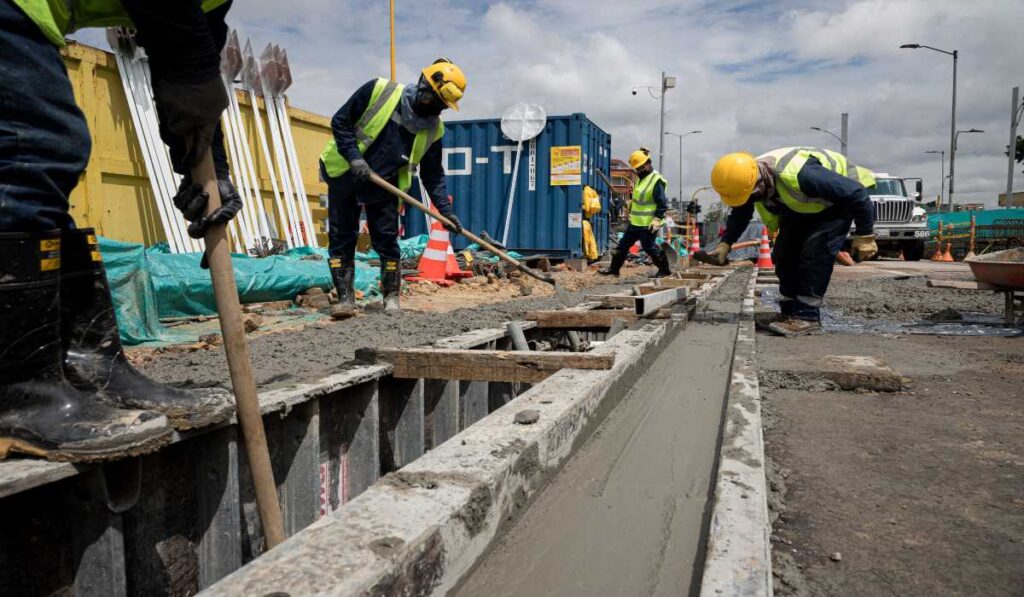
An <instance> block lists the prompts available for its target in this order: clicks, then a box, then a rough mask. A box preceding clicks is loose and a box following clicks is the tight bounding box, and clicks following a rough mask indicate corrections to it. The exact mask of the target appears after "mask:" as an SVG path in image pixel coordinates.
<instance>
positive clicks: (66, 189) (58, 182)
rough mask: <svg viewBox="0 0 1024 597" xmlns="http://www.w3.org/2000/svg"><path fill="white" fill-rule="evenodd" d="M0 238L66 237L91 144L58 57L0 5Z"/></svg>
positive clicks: (2, 0)
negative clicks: (57, 232)
mask: <svg viewBox="0 0 1024 597" xmlns="http://www.w3.org/2000/svg"><path fill="white" fill-rule="evenodd" d="M0 82H2V84H0V232H38V231H43V230H52V229H54V228H61V229H71V228H74V223H73V222H72V220H71V216H70V215H69V214H68V207H69V203H68V197H69V195H70V194H71V190H72V189H74V188H75V185H76V184H77V183H78V177H79V175H81V173H82V171H83V170H85V166H86V164H87V163H88V162H89V151H90V148H91V142H90V139H89V129H88V127H86V124H85V117H84V116H83V115H82V111H81V110H80V109H79V108H78V105H77V104H76V103H75V97H74V95H73V94H72V92H71V82H70V81H69V80H68V75H67V71H66V70H65V69H64V62H63V61H62V60H61V57H60V52H58V50H57V47H56V46H54V45H53V44H52V43H51V42H50V41H49V40H48V39H46V37H44V36H43V34H42V33H41V32H40V31H39V28H38V27H37V26H36V24H35V23H33V22H32V21H31V20H29V18H28V17H27V16H25V13H23V12H22V11H21V9H19V8H18V7H16V6H14V4H12V3H11V0H0Z"/></svg>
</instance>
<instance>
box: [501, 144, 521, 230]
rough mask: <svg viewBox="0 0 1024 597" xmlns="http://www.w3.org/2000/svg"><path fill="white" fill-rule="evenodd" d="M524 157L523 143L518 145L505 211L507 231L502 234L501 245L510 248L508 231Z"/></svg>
mask: <svg viewBox="0 0 1024 597" xmlns="http://www.w3.org/2000/svg"><path fill="white" fill-rule="evenodd" d="M522 155H523V142H522V141H519V142H518V143H517V144H516V165H515V166H514V167H513V168H512V185H511V186H510V187H509V188H508V207H507V208H506V209H505V229H504V231H503V232H502V233H501V244H502V245H503V246H506V247H507V246H508V229H509V226H511V224H512V202H513V201H514V200H515V198H516V179H517V178H518V175H519V158H521V157H522Z"/></svg>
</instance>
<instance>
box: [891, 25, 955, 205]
mask: <svg viewBox="0 0 1024 597" xmlns="http://www.w3.org/2000/svg"><path fill="white" fill-rule="evenodd" d="M900 48H903V49H909V50H917V49H919V48H924V49H926V50H933V51H935V52H941V53H942V54H945V55H947V56H952V57H953V110H952V112H953V113H952V117H951V118H950V123H949V191H948V193H947V195H948V198H949V210H950V211H953V192H954V186H955V185H954V184H953V182H954V178H953V171H954V170H955V168H956V65H957V61H958V59H959V58H960V51H959V50H953V51H952V52H950V51H947V50H940V49H939V48H933V47H931V46H926V45H923V44H903V45H901V46H900Z"/></svg>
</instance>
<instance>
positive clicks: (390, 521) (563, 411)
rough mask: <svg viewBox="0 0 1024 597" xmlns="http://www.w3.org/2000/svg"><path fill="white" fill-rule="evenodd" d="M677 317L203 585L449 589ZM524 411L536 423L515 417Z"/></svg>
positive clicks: (630, 337)
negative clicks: (599, 366)
mask: <svg viewBox="0 0 1024 597" xmlns="http://www.w3.org/2000/svg"><path fill="white" fill-rule="evenodd" d="M724 279H725V278H721V279H719V280H718V281H716V283H715V284H711V283H709V284H705V285H704V286H703V287H702V288H701V289H700V290H699V291H698V292H697V293H696V302H697V304H698V305H700V304H702V303H703V302H704V301H706V300H707V296H708V295H709V294H710V292H711V291H712V290H713V289H714V287H715V286H717V284H719V283H721V281H722V280H724ZM684 319H685V318H684ZM684 325H685V321H678V320H674V319H673V320H663V321H660V322H651V323H647V324H646V325H643V326H642V327H640V328H639V329H636V330H626V331H623V332H620V333H619V334H617V335H616V336H614V337H613V338H611V339H610V340H608V341H607V342H605V343H604V344H603V345H601V346H599V347H598V348H596V349H595V350H594V352H595V353H599V354H600V353H605V354H615V357H616V358H615V365H614V367H613V368H612V369H611V370H609V371H581V370H562V371H560V372H559V373H556V374H555V375H553V376H551V377H549V378H548V379H546V380H545V381H543V382H541V383H539V384H537V385H536V386H534V387H533V388H531V389H530V390H529V391H527V392H526V393H524V394H522V395H520V396H519V397H518V398H516V399H514V400H512V401H511V402H510V403H508V404H506V405H505V406H503V407H502V408H500V409H498V410H496V411H494V412H493V413H491V414H490V415H488V416H487V417H485V418H483V419H481V420H480V421H478V422H477V423H475V424H473V425H472V426H471V427H469V428H467V429H465V430H464V431H463V432H461V433H459V434H458V435H456V436H455V437H453V438H452V439H451V440H449V441H447V442H445V443H444V444H442V445H440V446H438V447H437V448H435V449H434V450H431V451H430V452H428V453H427V454H425V455H424V456H422V457H420V458H418V459H417V460H415V461H413V462H412V463H410V464H409V465H407V466H405V467H404V468H402V469H401V470H399V471H397V472H395V473H392V474H389V475H387V476H385V477H384V478H382V479H381V480H380V481H379V482H377V483H376V484H375V485H373V486H372V487H371V488H369V489H368V490H366V491H365V492H364V493H362V494H361V495H360V496H359V497H357V498H355V499H354V500H352V501H351V502H348V503H347V504H345V505H344V506H343V507H342V508H341V509H340V510H338V511H336V512H335V513H333V514H331V515H329V516H327V517H325V518H322V519H321V520H319V521H318V522H316V523H314V524H312V525H310V526H309V527H307V528H306V529H305V530H303V531H301V532H300V533H297V534H296V535H294V536H293V537H291V538H290V539H289V540H288V541H286V542H285V543H284V544H282V545H281V546H279V547H278V548H276V549H274V550H273V551H271V552H269V553H267V554H265V555H263V556H262V557H260V558H258V559H257V560H255V561H253V562H251V563H249V564H248V565H246V566H245V567H243V568H242V569H240V570H238V571H236V572H234V573H232V574H231V575H229V576H227V577H225V578H224V579H222V580H221V581H220V582H218V583H217V584H215V585H214V586H212V587H210V588H209V589H208V590H207V591H205V592H204V593H203V594H204V595H232V596H233V595H266V594H269V593H273V592H275V591H281V592H285V593H288V594H293V595H307V594H330V595H365V594H370V595H393V594H402V595H428V594H444V593H446V592H447V591H449V590H450V589H451V588H452V587H454V586H455V585H456V583H457V582H458V581H459V579H460V578H461V577H462V576H463V575H464V574H465V573H466V572H468V571H469V570H470V569H471V568H472V566H473V565H474V564H475V563H476V562H477V561H478V559H479V558H480V556H481V555H483V554H484V553H485V552H486V550H487V548H488V547H489V546H490V544H491V543H492V541H493V540H494V539H495V538H496V537H497V536H498V534H499V533H500V532H501V530H502V529H503V527H504V526H505V525H506V524H508V523H509V522H510V521H512V520H514V519H515V518H516V516H517V515H518V513H519V512H520V511H521V510H522V509H523V508H524V507H526V506H527V505H528V504H529V503H530V502H531V500H532V499H533V498H534V497H535V496H536V495H537V494H538V492H539V491H540V490H541V489H543V487H544V486H545V485H546V484H547V482H548V480H549V478H550V476H551V475H552V474H554V473H555V472H556V471H557V470H558V469H559V468H560V467H561V466H562V464H563V463H564V462H565V461H566V460H567V459H568V458H569V457H570V456H571V455H572V454H573V452H574V451H575V450H576V449H577V448H578V447H579V446H580V445H581V444H582V442H583V441H584V439H585V438H586V437H587V436H588V435H589V434H590V433H591V432H592V431H593V430H594V429H595V428H596V427H597V425H598V424H599V423H600V421H601V419H602V418H603V416H604V414H605V413H606V412H607V410H609V409H610V408H611V404H612V403H613V402H615V401H616V400H617V399H618V398H620V397H621V396H622V395H624V394H625V393H626V392H627V391H628V388H629V387H630V386H631V385H632V384H633V383H634V382H635V381H636V379H637V378H638V377H639V376H640V375H642V374H643V372H644V371H645V370H646V369H647V367H648V366H649V365H650V364H651V362H653V360H654V359H655V358H656V357H657V355H658V353H659V352H660V349H661V348H662V347H663V346H664V345H665V344H666V343H668V342H669V341H671V340H672V338H673V337H674V336H675V334H677V333H678V332H679V330H681V329H682V327H683V326H684ZM527 409H528V410H534V411H537V413H539V419H538V420H537V422H536V423H533V424H529V425H522V424H517V423H515V422H514V420H515V417H516V414H517V413H518V412H520V411H523V410H527Z"/></svg>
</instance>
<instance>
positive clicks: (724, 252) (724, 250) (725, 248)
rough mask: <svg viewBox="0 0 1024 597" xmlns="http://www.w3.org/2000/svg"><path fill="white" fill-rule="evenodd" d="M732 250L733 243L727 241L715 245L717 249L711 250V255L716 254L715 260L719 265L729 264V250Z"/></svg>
mask: <svg viewBox="0 0 1024 597" xmlns="http://www.w3.org/2000/svg"><path fill="white" fill-rule="evenodd" d="M731 250H732V245H730V244H729V243H726V242H721V243H718V244H717V245H715V250H714V251H712V252H711V255H713V256H714V258H715V261H716V262H717V263H718V265H728V264H729V251H731Z"/></svg>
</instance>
